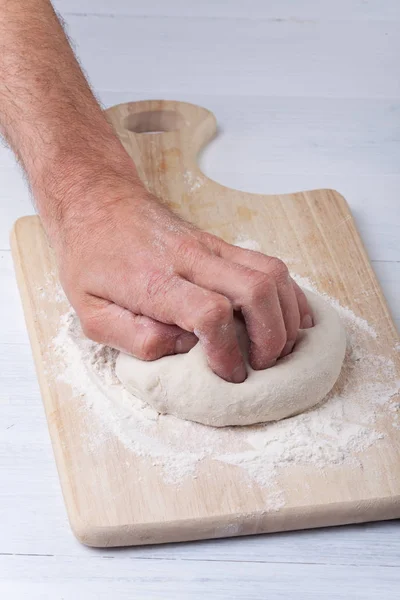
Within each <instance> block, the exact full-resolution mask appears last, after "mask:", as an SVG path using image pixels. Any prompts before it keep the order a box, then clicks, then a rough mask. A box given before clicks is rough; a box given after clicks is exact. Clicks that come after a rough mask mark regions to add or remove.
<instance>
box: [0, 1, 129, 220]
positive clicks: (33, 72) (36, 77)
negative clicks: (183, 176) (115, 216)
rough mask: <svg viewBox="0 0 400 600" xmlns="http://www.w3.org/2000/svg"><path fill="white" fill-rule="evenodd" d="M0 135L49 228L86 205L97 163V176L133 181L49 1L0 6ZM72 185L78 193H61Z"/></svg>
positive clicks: (123, 153)
mask: <svg viewBox="0 0 400 600" xmlns="http://www.w3.org/2000/svg"><path fill="white" fill-rule="evenodd" d="M0 132H1V133H2V135H3V136H4V137H5V139H6V140H7V141H8V143H9V144H10V146H11V147H12V149H13V150H14V152H15V153H16V155H17V156H18V158H19V161H20V162H21V163H22V165H23V168H24V170H25V171H26V174H27V176H28V180H29V183H30V185H31V188H32V191H33V194H34V197H35V199H36V202H37V205H38V209H39V212H40V214H41V217H42V219H43V220H44V222H45V224H46V225H47V227H49V228H50V230H52V229H53V228H52V224H53V222H54V221H60V220H61V219H62V215H63V212H64V209H65V210H67V208H69V206H68V207H67V206H65V204H66V203H67V204H68V205H70V204H73V203H76V204H77V205H78V204H79V202H85V194H84V191H85V186H86V185H90V181H88V180H87V178H86V177H87V174H88V172H89V171H90V174H91V177H93V175H94V173H95V169H96V164H97V165H98V166H97V170H98V172H99V173H102V174H103V175H104V168H106V169H107V171H106V172H110V175H112V174H113V173H114V172H115V174H119V175H120V176H123V174H126V172H127V169H129V175H130V177H132V178H134V177H135V175H136V173H135V166H134V164H133V162H132V161H131V160H130V158H129V156H128V155H127V154H126V152H125V150H124V148H123V147H122V145H121V144H120V142H119V140H118V139H117V137H116V136H115V135H114V133H113V131H112V129H111V127H110V125H109V124H108V122H107V120H106V119H105V117H104V115H103V112H102V110H101V108H100V106H99V104H98V102H97V101H96V99H95V97H94V95H93V93H92V91H91V89H90V87H89V85H88V83H87V81H86V79H85V77H84V75H83V73H82V70H81V69H80V67H79V65H78V63H77V60H76V58H75V56H74V53H73V50H72V48H71V46H70V44H69V42H68V40H67V38H66V35H65V33H64V30H63V28H62V26H61V24H60V21H59V19H58V18H57V16H56V13H55V12H54V10H53V7H52V5H51V3H50V2H49V1H48V0H24V1H23V2H20V1H19V0H0ZM71 184H73V186H74V187H76V188H77V190H78V188H79V192H80V193H79V194H72V193H69V194H64V193H63V192H64V189H63V188H65V187H66V186H71ZM103 200H106V198H103ZM77 210H79V207H78V206H77Z"/></svg>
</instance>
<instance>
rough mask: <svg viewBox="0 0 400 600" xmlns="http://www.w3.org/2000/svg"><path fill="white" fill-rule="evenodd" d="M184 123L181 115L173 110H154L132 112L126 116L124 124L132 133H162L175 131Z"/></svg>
mask: <svg viewBox="0 0 400 600" xmlns="http://www.w3.org/2000/svg"><path fill="white" fill-rule="evenodd" d="M184 124H185V121H184V119H183V117H182V116H181V115H180V114H178V113H177V112H175V111H173V110H154V111H151V110H149V111H144V112H140V113H133V114H131V115H129V116H128V117H126V119H125V122H124V126H125V128H126V129H128V130H129V131H132V132H133V133H147V134H155V133H164V132H166V131H176V130H177V129H180V128H181V127H183V125H184Z"/></svg>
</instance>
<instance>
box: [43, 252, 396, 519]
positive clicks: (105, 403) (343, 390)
mask: <svg viewBox="0 0 400 600" xmlns="http://www.w3.org/2000/svg"><path fill="white" fill-rule="evenodd" d="M242 247H243V246H242ZM296 280H297V281H298V283H299V284H301V285H302V286H304V287H307V288H309V289H311V290H312V291H314V292H316V293H318V290H316V289H315V287H314V286H312V285H311V284H310V282H309V281H308V280H305V279H303V278H297V277H296ZM51 283H52V285H51V286H50V285H49V287H48V288H47V286H46V289H48V292H46V289H44V290H43V293H48V294H50V293H51V294H52V298H53V300H56V301H59V302H61V301H62V300H63V298H64V297H63V294H62V291H60V288H58V289H57V290H56V292H55V297H54V280H53V279H52V281H51ZM50 290H53V291H52V292H50ZM39 293H42V290H40V292H39ZM325 298H326V300H327V301H329V302H330V303H331V304H332V305H333V306H334V307H335V308H336V310H337V311H338V312H339V314H340V316H341V318H342V320H343V323H344V325H345V328H346V332H347V338H348V348H347V353H346V358H345V362H344V366H343V369H342V373H341V375H340V377H339V380H338V382H337V383H336V385H335V387H334V388H333V390H332V391H331V392H330V394H329V395H328V396H327V398H326V399H325V400H324V401H323V402H322V403H320V404H319V405H318V406H317V407H314V408H313V409H311V410H309V411H308V412H305V413H303V414H301V415H298V416H295V417H291V418H288V419H285V420H283V421H280V422H277V423H270V424H265V425H254V426H248V427H242V428H241V427H227V428H223V429H220V428H218V429H214V428H212V427H207V426H204V425H200V424H198V423H192V422H189V421H182V420H180V419H177V418H176V417H173V416H170V415H159V414H158V413H157V412H156V411H155V410H153V409H152V408H150V407H149V406H148V405H147V404H145V403H144V402H142V401H141V400H139V399H138V398H135V397H134V396H132V395H130V394H129V393H128V392H126V391H125V390H124V388H123V387H122V385H121V384H120V383H119V381H118V379H117V377H116V375H115V360H116V356H117V351H115V350H113V349H111V348H108V347H106V346H101V345H99V344H96V343H94V342H91V341H90V340H88V339H86V338H85V337H84V336H83V334H82V332H81V328H80V325H79V321H78V319H77V317H76V315H75V313H74V312H73V310H72V309H71V310H69V311H68V312H67V313H66V314H64V315H63V316H62V318H61V322H60V327H59V332H58V334H57V336H56V337H55V338H54V340H53V344H52V347H51V348H50V349H49V354H48V369H50V370H52V372H53V374H54V375H55V376H56V377H57V378H58V379H59V380H61V381H64V382H66V383H67V384H68V385H69V386H70V387H71V388H72V390H73V392H74V394H75V395H76V396H79V397H81V398H82V410H85V411H90V414H91V421H90V422H91V423H92V424H93V427H92V429H91V432H90V433H88V434H87V436H88V439H87V440H86V441H87V445H88V448H89V449H91V450H92V451H93V452H96V450H97V449H98V448H99V445H102V444H106V443H108V440H110V439H113V438H115V437H116V438H118V440H119V441H120V442H121V443H122V444H123V445H124V446H125V447H126V448H127V449H129V450H130V451H131V452H132V453H134V454H135V455H137V456H141V457H146V458H148V459H150V460H151V461H152V464H153V465H157V466H159V467H160V468H161V472H162V474H163V477H164V479H165V481H166V482H171V483H172V482H173V483H175V484H176V483H180V482H182V481H184V480H185V478H187V477H196V469H197V467H198V465H199V463H200V462H201V461H203V460H204V459H206V458H208V459H213V460H215V461H219V462H220V463H227V464H231V465H236V466H237V467H239V468H240V469H241V470H242V473H243V479H244V482H246V480H247V481H248V483H249V484H251V483H254V482H257V484H258V485H260V486H268V487H269V489H270V490H271V505H270V506H269V509H270V510H279V508H280V507H281V506H283V505H284V495H283V491H282V490H281V489H279V487H278V484H277V478H278V475H279V473H280V472H281V471H282V470H283V469H285V468H286V467H289V466H292V465H293V464H297V465H312V466H314V467H315V468H321V469H324V468H326V467H328V466H329V465H332V466H333V465H340V464H344V463H346V464H349V465H351V464H355V465H357V464H358V463H357V460H358V458H357V456H359V455H360V453H361V452H362V451H364V450H365V449H367V448H368V447H370V446H371V445H372V444H376V443H378V442H379V440H382V439H383V438H384V437H385V433H384V431H381V430H380V428H379V420H380V417H381V416H382V409H383V407H384V408H385V411H386V413H387V414H390V415H391V419H392V426H393V427H395V428H400V419H399V409H400V404H399V402H398V401H397V402H396V401H395V399H394V396H395V394H396V393H397V392H398V391H399V381H398V380H397V378H396V370H395V365H394V363H393V361H392V360H391V359H389V358H385V357H384V356H381V355H379V354H374V353H371V352H369V351H368V350H367V348H368V344H369V343H371V340H373V339H375V338H376V337H377V334H376V331H375V330H374V329H373V328H372V327H371V326H370V325H369V324H368V323H367V322H366V321H365V320H364V319H361V318H360V317H358V316H356V315H355V314H354V313H353V312H352V311H351V310H350V309H348V308H346V307H343V306H341V305H340V304H339V302H338V301H337V300H336V299H333V298H329V297H328V296H326V295H325ZM54 352H55V354H56V356H57V358H58V360H56V361H54V358H53V359H52V356H53V355H54Z"/></svg>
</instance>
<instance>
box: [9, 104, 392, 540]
mask: <svg viewBox="0 0 400 600" xmlns="http://www.w3.org/2000/svg"><path fill="white" fill-rule="evenodd" d="M174 111H175V112H176V118H172V117H173V114H171V113H174ZM108 115H109V117H110V119H111V121H112V123H113V125H114V127H115V128H116V130H117V133H118V134H119V136H120V138H121V140H122V142H123V144H124V145H125V147H126V149H127V150H128V152H129V153H130V154H131V156H132V158H133V159H134V161H135V163H136V165H137V167H138V170H139V173H140V176H141V177H142V179H143V180H144V181H145V182H146V184H147V185H148V187H149V189H151V190H152V191H153V192H154V193H156V194H157V195H158V196H160V197H161V198H163V199H164V201H165V202H167V203H169V204H170V205H171V206H173V208H174V209H176V210H178V211H179V212H180V214H181V215H182V216H183V217H184V218H186V219H188V220H190V221H193V222H195V223H197V224H198V225H199V226H200V227H202V228H203V229H206V230H210V231H213V232H214V233H216V234H217V235H220V236H222V237H223V238H225V239H226V240H227V241H229V242H233V241H234V240H235V239H237V237H238V235H241V236H243V235H246V237H248V238H249V239H252V240H256V241H257V242H258V244H259V245H260V248H261V250H262V251H264V252H266V253H268V254H274V255H280V256H281V257H282V258H283V259H284V260H287V259H290V257H291V256H295V257H297V258H298V261H297V267H296V271H297V273H298V274H299V275H303V276H306V275H312V278H313V279H314V280H315V281H317V282H318V284H319V286H320V289H322V290H324V291H325V292H327V293H328V294H330V295H333V296H336V297H337V298H338V299H339V300H340V301H341V302H342V303H343V304H344V305H346V306H349V307H350V308H351V309H353V310H354V311H355V312H356V314H358V315H360V316H361V317H363V318H365V319H366V320H367V321H368V322H369V323H371V324H372V325H373V326H375V327H376V329H377V331H378V333H379V336H378V337H377V339H372V338H371V341H370V342H369V346H370V349H374V351H377V352H379V353H380V354H383V355H386V356H390V357H391V358H392V359H393V360H394V361H396V363H397V364H398V355H395V353H394V352H393V351H392V350H391V349H392V348H393V347H394V346H395V344H396V343H397V340H398V336H397V333H396V330H395V326H394V324H393V322H392V320H391V318H390V314H389V311H388V309H387V306H386V303H385V300H384V297H383V295H382V292H381V290H380V288H379V285H378V283H377V281H376V278H375V275H374V273H373V271H372V269H371V266H370V264H369V262H368V258H367V256H366V254H365V251H364V248H363V246H362V243H361V241H360V238H359V236H358V234H357V231H356V228H355V226H354V222H353V220H352V218H351V214H350V212H349V209H348V206H347V204H346V202H345V201H344V199H343V198H342V197H341V196H340V195H339V194H337V193H336V192H334V191H332V190H315V191H309V192H303V193H297V194H292V195H286V196H283V195H280V196H272V195H270V196H258V195H251V194H246V193H243V192H238V191H236V190H230V189H228V188H224V187H223V186H220V185H218V184H216V183H215V182H213V181H211V180H209V179H207V178H206V177H204V175H203V174H202V173H201V171H200V170H199V169H198V167H197V164H196V154H197V152H198V151H199V150H200V148H201V147H202V146H203V145H204V144H205V143H206V142H207V141H208V139H209V138H210V137H211V136H212V135H213V133H214V131H215V119H214V117H213V115H212V114H211V113H209V112H208V111H206V110H204V109H202V108H199V107H196V106H193V105H189V104H183V103H173V102H160V101H152V102H150V101H149V102H144V103H132V104H129V105H122V106H119V107H115V108H113V109H110V110H109V111H108ZM149 115H150V116H149ZM157 116H158V117H159V118H160V126H161V127H164V126H166V129H167V131H166V132H165V133H162V134H155V135H150V136H148V135H139V134H135V133H133V132H132V131H130V130H128V129H127V128H126V127H130V128H132V127H133V126H134V123H137V121H138V120H139V122H140V120H142V121H141V126H143V127H146V125H148V123H147V121H149V119H150V117H151V119H153V120H154V118H155V119H156V120H157ZM166 117H171V118H169V119H168V120H166ZM151 119H150V120H151ZM175 121H176V122H177V123H179V126H178V129H176V130H175V129H174V127H175V125H173V123H174V122H175ZM171 122H172V125H171ZM169 129H172V130H169ZM160 165H162V168H161V166H160ZM294 224H295V229H294ZM12 250H13V256H14V260H15V265H16V272H17V279H18V283H19V286H20V290H21V294H22V300H23V305H24V310H25V316H26V319H27V325H28V330H29V333H30V338H31V344H32V347H33V353H34V357H35V362H36V367H37V371H38V378H39V383H40V386H41V390H42V396H43V401H44V404H45V409H46V413H47V418H48V421H49V427H50V434H51V437H52V443H53V448H54V452H55V456H56V461H57V466H58V471H59V475H60V479H61V484H62V488H63V494H64V498H65V501H66V504H67V509H68V513H69V517H70V520H71V524H72V527H73V529H74V531H75V533H76V535H77V536H78V538H79V539H81V541H83V542H85V543H88V544H93V545H99V546H109V545H124V544H140V543H149V542H165V541H178V540H187V539H198V538H205V537H219V536H224V535H226V534H227V533H228V531H230V534H232V533H233V534H241V535H244V534H247V533H256V532H263V531H276V530H287V529H295V528H304V527H318V526H321V525H334V524H339V523H348V522H353V521H354V522H360V521H366V520H371V519H389V518H393V517H395V516H398V515H399V514H400V503H399V498H400V477H398V475H399V473H398V469H397V465H398V461H399V460H400V448H399V437H400V432H399V431H396V430H392V429H391V428H390V427H389V416H388V415H385V414H384V410H383V409H382V415H381V417H382V419H381V423H382V424H383V423H385V426H384V427H385V432H386V438H385V440H382V442H381V443H380V445H379V448H378V449H375V447H373V448H372V449H369V450H368V451H367V452H365V453H364V454H363V455H362V456H359V457H358V460H359V461H360V464H361V465H362V466H361V467H360V469H359V470H357V469H356V470H354V469H352V468H350V467H347V466H346V465H343V466H342V467H341V468H340V475H339V473H337V472H336V471H335V470H334V469H332V470H328V469H327V470H326V472H325V473H314V472H310V471H309V470H308V471H307V469H303V468H302V467H300V466H295V467H294V469H293V471H291V472H290V474H289V471H288V472H285V473H283V472H282V473H281V476H280V484H281V485H282V486H283V487H284V489H285V494H286V497H287V502H286V504H285V506H284V507H283V508H281V509H280V510H278V511H272V512H271V510H267V509H266V506H267V505H268V498H269V490H268V489H265V488H260V487H259V486H257V485H256V484H254V485H253V486H252V488H251V489H252V492H251V494H249V489H248V487H245V486H243V485H242V479H241V476H240V472H238V470H237V469H235V468H233V467H232V466H230V465H223V466H222V465H216V461H209V460H205V461H203V463H204V464H203V463H202V464H201V469H200V470H199V473H198V477H197V479H192V480H190V481H187V480H185V481H183V482H182V485H181V486H180V487H179V489H177V488H176V487H174V486H171V485H168V484H166V483H165V481H164V480H163V479H162V477H161V475H160V472H159V470H158V467H157V466H154V465H153V464H152V461H149V460H147V459H145V458H141V457H138V456H136V455H131V454H130V451H128V450H127V449H126V448H124V447H123V446H122V445H121V444H120V443H119V442H118V440H115V439H113V440H111V441H110V443H108V444H105V445H104V447H102V448H101V449H100V450H98V449H97V450H96V452H95V453H93V452H91V451H90V449H89V448H88V447H87V444H86V443H85V439H86V438H85V435H84V434H85V430H86V429H87V428H88V427H95V424H94V423H91V422H89V421H88V420H87V419H82V416H81V415H82V413H81V412H80V408H81V406H82V399H81V398H80V397H76V396H75V395H74V394H73V392H72V390H71V389H70V388H69V387H68V386H66V385H65V384H63V383H62V382H60V381H58V380H56V379H55V378H54V377H50V376H48V375H47V373H48V372H49V371H48V370H46V364H45V356H46V350H47V349H48V347H49V344H50V343H51V340H52V338H53V336H54V334H55V332H56V330H57V326H58V322H59V317H60V312H62V310H63V307H62V305H60V304H56V303H52V302H51V301H50V302H49V300H48V299H47V300H46V299H44V298H43V295H42V294H40V293H39V289H40V287H42V286H44V285H45V278H46V274H48V273H51V272H53V271H54V269H55V264H54V258H53V255H52V252H51V250H50V248H49V247H48V245H47V241H46V239H45V237H44V235H43V231H42V228H41V225H40V221H39V219H38V218H37V217H27V218H23V219H20V220H19V221H17V223H16V226H15V228H14V231H13V235H12ZM364 291H367V292H368V297H367V296H366V295H365V294H363V292H364ZM46 360H47V361H50V362H51V363H53V362H54V360H55V359H54V357H53V356H51V355H50V357H48V358H47V359H46ZM48 366H49V365H48V364H47V367H48ZM66 399H68V402H65V400H66ZM385 420H386V421H385ZM128 458H129V460H128ZM126 464H128V465H131V464H132V465H133V466H132V467H131V466H129V473H128V471H126V467H125V465H126ZM371 470H372V472H373V477H372V476H371V475H370V471H371ZM125 471H126V472H125ZM83 472H84V473H85V476H84V477H83V476H82V473H83ZM365 472H368V473H369V476H368V478H367V479H366V478H365ZM141 474H143V482H142V485H141V487H140V488H139V487H137V486H136V485H135V481H136V480H137V478H138V477H139V476H140V475H141ZM338 477H339V479H340V484H339V480H338ZM296 479H301V480H302V481H305V480H307V486H302V487H301V489H300V488H298V487H297V486H296V483H295V482H296ZM355 481H356V482H357V484H356V485H355ZM306 488H307V489H306ZM227 489H228V490H229V493H226V490H227ZM110 490H112V494H110ZM328 490H329V491H328ZM325 491H326V492H327V493H325ZM157 498H162V506H161V505H160V504H159V502H158V500H157ZM233 525H234V527H233V528H232V526H233ZM229 528H230V529H229Z"/></svg>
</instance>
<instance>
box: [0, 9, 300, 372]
mask: <svg viewBox="0 0 400 600" xmlns="http://www.w3.org/2000/svg"><path fill="white" fill-rule="evenodd" d="M0 133H1V134H2V135H3V136H4V137H5V138H6V140H7V141H8V142H9V144H10V145H11V147H12V148H13V150H14V151H15V153H16V154H17V156H18V158H19V160H20V162H21V164H22V166H23V168H24V169H25V171H26V174H27V177H28V179H29V183H30V186H31V189H32V192H33V195H34V197H35V201H36V204H37V207H38V210H39V213H40V215H41V218H42V222H43V225H44V227H45V229H46V232H47V234H48V236H49V238H50V240H51V243H52V245H53V247H54V248H55V250H56V253H57V259H58V264H59V268H60V276H61V281H62V284H63V286H64V289H65V291H66V293H67V295H68V297H69V299H70V301H71V303H72V305H73V306H74V308H75V309H76V311H77V313H78V315H79V317H80V319H81V321H82V325H83V329H84V331H85V332H86V334H87V335H88V336H89V337H91V338H92V339H94V340H96V341H98V342H103V343H105V344H110V345H112V346H114V347H116V348H120V349H122V350H125V351H126V352H129V353H131V354H134V355H136V356H138V357H140V358H143V359H147V360H151V359H154V358H158V357H160V356H163V355H165V354H171V353H174V352H185V351H187V350H188V349H189V348H190V347H191V346H192V345H193V344H195V343H196V336H197V338H199V340H200V343H201V344H202V345H203V348H204V350H205V352H206V355H207V358H208V362H209V364H210V367H211V368H212V369H213V370H214V371H215V372H216V373H217V374H218V375H220V376H221V377H223V378H224V379H226V380H229V381H232V382H241V381H243V380H244V379H245V377H246V371H245V366H244V363H243V357H242V356H241V354H240V351H239V347H238V342H237V339H236V334H235V327H234V322H233V315H234V311H241V314H242V315H243V317H244V319H245V322H246V327H247V331H248V334H249V337H250V340H251V347H250V362H251V365H252V366H253V368H254V369H263V368H266V367H268V366H271V365H272V364H273V363H274V361H275V360H276V359H277V358H278V357H279V356H282V355H285V354H288V353H289V352H290V351H291V349H292V347H293V345H294V342H295V340H296V335H297V331H298V329H299V327H309V326H311V325H312V318H311V315H310V311H309V307H308V306H307V301H306V299H305V297H304V295H303V293H302V292H301V290H300V289H299V288H298V286H297V285H296V284H295V283H294V282H293V281H292V280H291V278H290V277H289V274H288V271H287V268H286V267H285V265H284V264H283V263H282V262H281V261H279V260H278V259H276V258H270V257H267V256H264V255H262V254H259V253H258V252H252V251H250V250H242V249H240V248H235V247H234V246H230V245H229V244H226V243H224V242H223V241H222V240H220V239H218V238H216V237H214V236H212V235H210V234H207V233H204V232H201V231H198V230H197V229H195V228H194V227H193V226H191V225H189V224H188V223H184V222H183V221H181V220H180V219H179V218H178V217H177V216H175V215H174V214H172V213H171V212H170V211H169V210H168V209H167V208H166V207H165V206H163V205H162V204H160V203H159V202H158V201H157V199H155V198H154V197H152V196H151V195H149V193H148V192H146V190H145V189H144V188H143V186H142V185H141V183H140V181H139V179H138V177H137V173H136V169H135V165H134V164H133V162H132V160H131V159H130V157H129V156H128V154H127V153H126V152H125V150H124V148H123V147H122V145H121V143H120V141H119V140H118V138H117V137H116V135H115V133H114V132H113V130H112V128H111V126H110V125H109V123H108V122H107V120H106V119H105V117H104V114H103V112H102V111H101V109H100V106H99V105H98V103H97V101H96V99H95V98H94V96H93V94H92V92H91V90H90V87H89V85H88V83H87V81H86V79H85V77H84V75H83V73H82V71H81V69H80V68H79V65H78V63H77V61H76V59H75V56H74V54H73V52H72V49H71V47H70V45H69V44H68V40H67V38H66V36H65V34H64V31H63V29H62V27H61V25H60V22H59V20H58V19H57V16H56V14H55V13H54V10H53V8H52V5H51V3H50V2H49V0H25V1H24V2H18V1H17V0H14V1H13V0H0Z"/></svg>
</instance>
